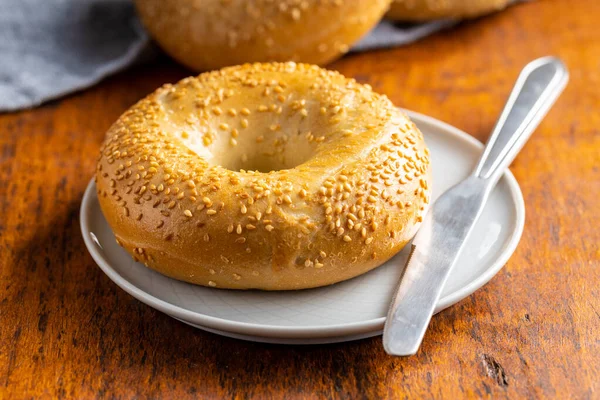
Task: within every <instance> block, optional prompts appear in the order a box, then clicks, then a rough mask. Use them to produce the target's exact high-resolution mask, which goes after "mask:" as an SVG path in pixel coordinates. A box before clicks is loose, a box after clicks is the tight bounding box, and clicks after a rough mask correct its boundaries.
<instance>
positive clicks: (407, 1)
mask: <svg viewBox="0 0 600 400" xmlns="http://www.w3.org/2000/svg"><path fill="white" fill-rule="evenodd" d="M510 2H511V0H394V1H393V2H392V5H391V6H390V9H389V11H388V13H387V14H386V15H385V16H386V18H388V19H393V20H396V21H415V22H418V21H428V20H432V19H440V18H457V19H461V18H475V17H479V16H481V15H485V14H489V13H492V12H494V11H499V10H501V9H503V8H505V7H506V6H507V5H508V4H510Z"/></svg>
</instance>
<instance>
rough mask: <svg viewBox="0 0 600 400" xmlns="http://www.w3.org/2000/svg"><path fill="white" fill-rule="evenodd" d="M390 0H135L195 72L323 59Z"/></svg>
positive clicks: (164, 42) (167, 46)
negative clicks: (258, 63) (250, 63)
mask: <svg viewBox="0 0 600 400" xmlns="http://www.w3.org/2000/svg"><path fill="white" fill-rule="evenodd" d="M390 1H391V0H343V1H342V0H302V1H299V0H278V1H272V0H254V1H247V0H200V1H195V0H136V5H137V9H138V13H139V15H140V17H141V19H142V21H143V22H144V25H145V26H146V28H147V29H148V31H149V32H150V34H151V35H152V36H153V37H154V39H155V40H156V41H157V42H158V44H159V45H160V46H161V47H162V48H163V50H165V51H166V52H167V53H168V54H169V55H171V56H172V57H173V58H175V59H176V60H178V61H179V62H181V63H183V64H185V65H187V66H188V67H190V68H192V69H194V70H197V71H207V70H211V69H217V68H221V67H224V66H228V65H235V64H242V63H245V62H255V61H290V60H291V61H301V62H307V63H312V64H324V63H327V62H329V61H332V60H333V59H335V58H337V57H339V56H340V55H341V54H343V53H345V52H347V51H348V50H349V48H350V46H351V45H352V44H353V43H354V42H356V41H357V40H358V39H360V38H361V37H362V36H363V35H364V34H366V33H367V32H368V31H369V30H370V29H371V28H372V27H373V26H374V25H375V24H377V22H378V21H379V20H380V19H381V17H382V16H383V14H384V13H385V12H386V11H387V9H388V7H389V4H390Z"/></svg>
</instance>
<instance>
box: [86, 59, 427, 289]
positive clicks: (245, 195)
mask: <svg viewBox="0 0 600 400" xmlns="http://www.w3.org/2000/svg"><path fill="white" fill-rule="evenodd" d="M96 185H97V191H98V198H99V201H100V206H101V207H102V210H103V212H104V215H105V216H106V219H107V221H108V223H109V225H110V226H111V227H112V229H113V231H114V233H115V235H116V237H117V241H118V243H119V244H120V245H121V246H123V247H124V248H125V249H126V250H127V251H128V252H129V253H130V254H131V255H132V256H133V257H134V258H135V259H136V260H138V261H140V262H143V263H145V264H146V265H147V266H148V267H150V268H153V269H155V270H156V271H159V272H161V273H163V274H165V275H167V276H170V277H173V278H176V279H180V280H183V281H187V282H191V283H195V284H199V285H205V286H212V287H219V288H232V289H249V288H257V289H266V290H282V289H302V288H311V287H317V286H323V285H328V284H332V283H335V282H339V281H342V280H345V279H349V278H352V277H354V276H357V275H360V274H362V273H364V272H367V271H369V270H371V269H373V268H375V267H377V266H378V265H381V264H382V263H383V262H385V261H386V260H387V259H389V258H390V257H391V256H392V255H394V254H395V253H396V252H398V251H399V250H400V249H401V248H402V247H403V246H404V245H405V244H406V243H407V241H408V240H409V239H410V238H411V236H412V235H413V234H414V232H415V229H416V228H417V227H418V225H419V223H420V221H421V219H422V217H423V215H424V213H425V210H426V207H427V205H428V203H429V199H430V183H429V153H428V150H427V148H426V146H425V143H424V141H423V137H422V135H421V133H420V132H419V130H418V129H417V128H416V126H415V125H414V124H413V123H412V122H411V121H410V120H409V119H408V117H407V116H406V115H405V114H404V113H402V112H401V111H399V110H398V109H397V108H396V107H394V105H393V104H392V103H391V102H390V101H389V100H388V99H387V98H386V97H385V96H382V95H379V94H376V93H374V92H373V91H372V90H371V88H370V87H369V86H368V85H361V84H359V83H357V82H356V81H354V80H352V79H346V78H344V77H343V76H342V75H340V74H339V73H336V72H332V71H326V70H323V69H321V68H318V67H316V66H311V65H305V64H298V65H296V64H294V63H291V62H290V63H285V64H279V63H274V64H254V65H244V66H239V67H230V68H225V69H223V70H220V71H215V72H211V73H205V74H202V75H200V76H198V77H196V78H187V79H184V80H182V81H181V82H179V83H177V84H176V85H166V86H164V87H163V88H161V89H159V90H157V91H156V92H155V93H153V94H151V95H149V96H148V97H147V98H145V99H143V100H141V101H140V102H139V103H138V104H136V105H134V106H133V107H132V108H131V109H130V110H128V111H127V112H126V113H125V114H123V115H122V116H121V117H120V118H119V119H118V121H117V122H116V123H115V124H114V125H113V126H112V127H111V128H110V130H109V131H108V133H107V135H106V140H105V142H104V144H103V146H102V150H101V156H100V159H99V161H98V167H97V173H96Z"/></svg>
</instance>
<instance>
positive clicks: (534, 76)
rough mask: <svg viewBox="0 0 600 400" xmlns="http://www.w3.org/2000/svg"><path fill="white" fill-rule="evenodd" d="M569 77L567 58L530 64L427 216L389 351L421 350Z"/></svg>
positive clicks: (387, 337) (396, 304) (397, 306)
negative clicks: (481, 224)
mask: <svg viewBox="0 0 600 400" xmlns="http://www.w3.org/2000/svg"><path fill="white" fill-rule="evenodd" d="M568 80H569V74H568V72H567V69H566V68H565V66H564V64H563V63H562V62H561V61H560V60H559V59H557V58H554V57H544V58H539V59H537V60H534V61H532V62H531V63H529V64H527V65H526V66H525V68H524V69H523V71H522V72H521V74H520V75H519V78H518V79H517V82H516V84H515V86H514V88H513V90H512V93H511V94H510V96H509V98H508V101H507V103H506V105H505V107H504V110H503V111H502V114H501V115H500V118H499V119H498V122H497V123H496V126H495V127H494V130H493V132H492V134H491V136H490V138H489V140H488V142H487V144H486V147H485V150H484V152H483V155H482V156H481V159H480V160H479V163H478V165H477V167H476V168H475V170H474V171H473V173H472V174H471V175H470V176H469V177H468V178H466V179H465V180H463V181H462V182H460V183H459V184H457V185H456V186H454V187H452V188H450V189H449V190H448V191H446V192H445V193H443V194H442V195H441V196H440V197H439V199H438V200H437V201H436V202H435V203H434V204H433V205H432V207H431V209H430V210H429V212H428V213H427V215H426V216H425V218H424V220H423V223H422V225H421V228H420V229H419V231H418V232H417V234H416V235H415V237H414V239H413V241H412V245H411V253H410V256H409V259H408V261H407V264H406V267H405V270H404V273H403V276H402V278H401V280H400V283H399V286H398V289H397V292H396V296H395V297H394V300H393V302H392V304H391V306H390V309H389V312H388V316H387V319H386V323H385V327H384V330H383V347H384V349H385V351H386V352H387V353H388V354H391V355H397V356H408V355H412V354H415V353H416V352H417V350H418V349H419V346H420V345H421V342H422V341H423V336H424V335H425V331H426V330H427V326H428V325H429V321H430V320H431V316H432V315H433V312H434V310H435V306H436V304H437V303H438V300H439V298H440V295H441V293H442V289H443V288H444V284H445V283H446V280H447V278H448V275H449V274H450V272H451V271H452V267H453V266H454V264H455V263H456V260H457V259H458V256H459V254H460V252H461V249H462V248H463V246H464V244H465V242H466V240H467V238H468V237H469V233H470V232H471V229H472V227H473V225H474V224H475V222H476V221H477V218H478V217H479V215H480V214H481V211H482V210H483V206H484V204H485V202H486V200H487V198H488V196H489V194H490V192H491V190H492V189H493V187H494V186H495V185H496V183H497V182H498V179H500V177H501V176H502V174H503V173H504V170H505V169H506V168H507V167H508V166H509V165H510V163H511V162H512V161H513V159H514V158H515V156H516V155H517V153H518V152H519V151H520V150H521V148H522V147H523V145H524V144H525V142H526V141H527V139H528V138H529V137H530V136H531V134H532V133H533V131H534V130H535V128H536V127H537V126H538V125H539V123H540V121H541V120H542V119H543V118H544V116H545V115H546V113H547V112H548V111H549V110H550V108H551V107H552V105H553V104H554V102H555V101H556V99H557V98H558V96H559V95H560V94H561V92H562V91H563V89H564V88H565V86H566V84H567V82H568Z"/></svg>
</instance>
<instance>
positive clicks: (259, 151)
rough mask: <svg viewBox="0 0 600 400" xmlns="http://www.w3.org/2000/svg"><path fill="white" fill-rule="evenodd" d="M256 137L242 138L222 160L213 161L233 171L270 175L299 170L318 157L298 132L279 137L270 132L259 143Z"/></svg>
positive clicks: (312, 146)
mask: <svg viewBox="0 0 600 400" xmlns="http://www.w3.org/2000/svg"><path fill="white" fill-rule="evenodd" d="M257 136H258V135H256V136H254V137H251V136H250V135H248V136H246V137H241V136H240V138H239V139H240V140H239V141H238V145H237V146H235V147H233V148H232V147H231V146H229V145H226V146H225V148H222V151H223V153H221V154H223V156H222V157H218V159H215V160H214V161H215V162H218V163H219V165H220V166H222V167H224V168H227V169H229V170H231V171H236V172H238V171H240V170H245V171H257V172H261V173H268V172H276V171H282V170H288V169H292V168H296V167H297V166H299V165H301V164H303V163H304V162H306V161H308V160H309V159H310V158H311V157H313V156H314V154H315V146H314V145H311V144H309V143H308V142H307V141H306V139H305V138H304V136H303V135H301V134H298V133H297V131H296V130H294V131H293V132H288V133H287V134H286V133H278V134H276V135H275V134H273V133H271V132H270V134H269V135H267V134H265V135H264V136H265V139H264V140H263V141H262V142H260V143H258V142H257V141H256V137H257Z"/></svg>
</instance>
